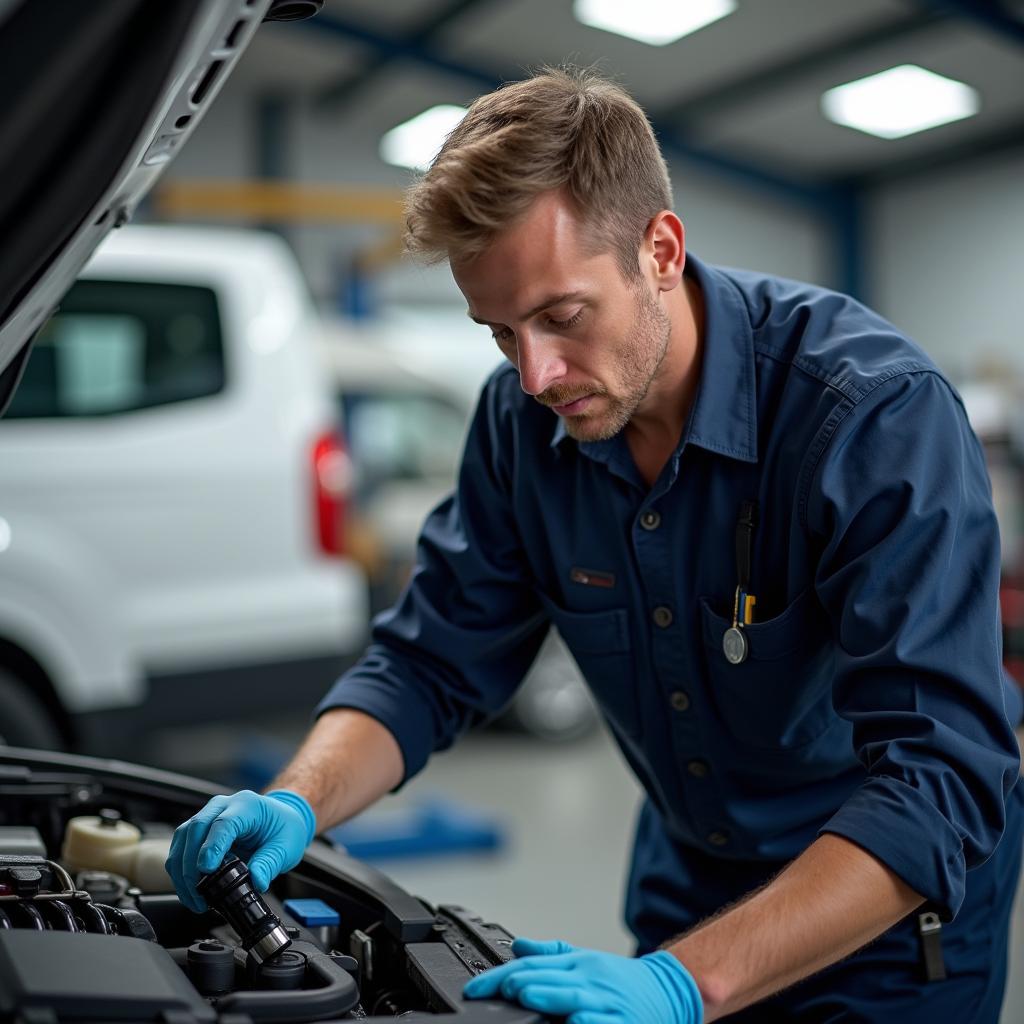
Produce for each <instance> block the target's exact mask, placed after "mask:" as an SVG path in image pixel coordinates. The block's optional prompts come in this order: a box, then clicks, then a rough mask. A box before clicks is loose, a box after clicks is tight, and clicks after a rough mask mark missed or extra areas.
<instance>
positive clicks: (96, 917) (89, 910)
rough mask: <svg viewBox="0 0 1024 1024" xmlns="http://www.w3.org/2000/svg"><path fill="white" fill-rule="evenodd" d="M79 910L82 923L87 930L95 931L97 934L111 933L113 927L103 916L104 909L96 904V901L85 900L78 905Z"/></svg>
mask: <svg viewBox="0 0 1024 1024" xmlns="http://www.w3.org/2000/svg"><path fill="white" fill-rule="evenodd" d="M78 912H79V914H80V916H81V920H82V925H83V926H84V928H85V931H87V932H93V933H94V934H96V935H111V934H113V929H112V928H111V927H110V925H109V924H108V923H107V919H106V918H105V917H104V916H103V911H102V910H100V908H99V907H97V906H96V904H95V903H90V902H87V901H83V902H82V903H80V904H79V906H78Z"/></svg>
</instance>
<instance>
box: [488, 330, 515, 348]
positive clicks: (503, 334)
mask: <svg viewBox="0 0 1024 1024" xmlns="http://www.w3.org/2000/svg"><path fill="white" fill-rule="evenodd" d="M491 337H492V338H493V339H494V340H495V341H496V342H497V343H498V344H499V345H501V344H503V343H504V342H506V341H511V339H512V332H511V331H510V330H509V329H508V328H507V327H499V328H498V329H497V330H496V331H491Z"/></svg>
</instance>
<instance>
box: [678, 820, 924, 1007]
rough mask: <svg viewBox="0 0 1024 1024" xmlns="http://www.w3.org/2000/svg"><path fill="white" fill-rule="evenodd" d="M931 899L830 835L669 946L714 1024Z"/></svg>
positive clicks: (842, 953) (840, 954) (845, 951)
mask: <svg viewBox="0 0 1024 1024" xmlns="http://www.w3.org/2000/svg"><path fill="white" fill-rule="evenodd" d="M922 902H923V899H922V897H921V896H919V895H918V894H917V893H916V892H914V891H913V890H912V889H911V888H910V887H909V886H908V885H906V883H905V882H903V881H902V880H901V879H900V878H898V877H897V876H896V875H895V874H894V873H893V872H892V871H891V870H890V869H889V868H887V867H886V866H885V865H884V864H882V863H881V862H880V861H879V860H878V859H877V858H875V857H873V856H872V855H871V854H869V853H867V852H865V851H864V850H862V849H861V848H860V847H859V846H857V845H856V844H854V843H851V842H849V841H848V840H846V839H843V838H841V837H840V836H836V835H830V834H826V835H823V836H821V837H819V838H818V839H817V840H816V841H815V842H814V843H812V844H811V846H809V847H808V848H807V850H805V851H804V853H802V854H801V855H800V856H799V857H798V858H797V859H796V860H795V861H793V863H792V864H790V865H789V866H788V867H787V868H786V869H785V870H784V871H783V872H782V873H781V874H780V875H778V877H776V878H775V879H774V880H773V881H772V882H770V883H769V884H768V885H766V886H765V887H764V888H763V889H761V890H759V891H758V892H757V893H755V894H754V895H752V896H750V897H749V898H747V899H746V900H744V901H743V902H742V903H740V904H738V905H736V906H734V907H732V908H730V909H729V910H726V911H725V912H724V913H722V914H719V915H718V916H717V917H714V918H712V919H711V920H709V921H708V922H707V923H705V924H703V925H699V926H698V927H697V928H696V929H694V930H693V931H691V932H689V933H687V934H686V935H684V936H683V937H682V938H680V939H678V940H676V941H675V942H673V943H671V944H670V945H668V946H667V947H666V948H667V949H668V950H669V952H671V953H673V954H675V955H676V956H677V957H678V958H679V959H680V960H681V961H682V962H683V964H684V965H685V966H686V968H687V969H688V970H689V971H690V973H691V974H692V975H693V977H694V979H695V980H696V982H697V985H698V987H699V988H700V991H701V996H702V998H703V999H704V1004H705V1020H706V1021H713V1020H717V1019H718V1018H719V1017H723V1016H725V1015H727V1014H730V1013H735V1012H736V1011H737V1010H740V1009H742V1008H743V1007H744V1006H748V1005H750V1004H751V1003H754V1002H757V1001H758V1000H760V999H764V998H766V997H767V996H769V995H772V994H773V993H774V992H778V991H779V990H781V989H783V988H786V987H787V986H789V985H792V984H793V983H795V982H797V981H799V980H800V979H802V978H805V977H807V976H808V975H811V974H813V973H815V972H816V971H819V970H821V969H822V968H824V967H827V966H828V965H829V964H831V963H834V962H835V961H837V960H840V959H842V958H843V957H844V956H848V955H849V954H850V953H853V952H854V951H855V950H857V949H859V948H860V947H861V946H863V945H865V944H866V943H868V942H870V941H871V940H872V939H874V938H875V937H877V936H878V935H880V934H881V933H882V932H884V931H885V930H886V929H887V928H889V927H891V926H892V925H894V924H895V923H896V922H897V921H899V920H901V919H902V918H903V917H905V916H906V915H907V914H909V913H910V912H911V911H912V910H913V909H914V908H915V907H917V906H919V905H920V904H921V903H922Z"/></svg>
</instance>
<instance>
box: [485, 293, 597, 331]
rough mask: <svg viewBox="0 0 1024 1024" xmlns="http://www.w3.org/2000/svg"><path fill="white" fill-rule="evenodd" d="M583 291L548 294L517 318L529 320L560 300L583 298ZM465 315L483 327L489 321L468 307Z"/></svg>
mask: <svg viewBox="0 0 1024 1024" xmlns="http://www.w3.org/2000/svg"><path fill="white" fill-rule="evenodd" d="M583 295H584V293H583V292H581V291H574V292H563V293H562V294H561V295H549V296H548V297H547V298H546V299H545V300H544V301H543V302H538V303H537V305H536V306H534V307H533V309H531V310H530V311H529V312H527V313H524V314H523V315H522V316H521V317H520V318H519V319H520V320H529V319H530V317H533V316H536V315H537V314H538V313H539V312H540V311H541V310H542V309H547V308H548V306H557V305H558V304H559V303H560V302H568V301H570V300H571V299H580V298H583ZM466 316H468V317H469V319H470V320H472V321H473V322H474V323H477V324H483V325H484V326H485V327H486V326H487V324H489V323H491V322H492V321H490V320H481V319H480V318H479V317H477V316H474V315H473V311H472V310H470V309H467V310H466Z"/></svg>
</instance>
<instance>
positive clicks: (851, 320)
mask: <svg viewBox="0 0 1024 1024" xmlns="http://www.w3.org/2000/svg"><path fill="white" fill-rule="evenodd" d="M686 272H687V274H689V275H692V276H693V277H694V278H695V279H696V281H697V283H698V284H699V285H700V288H701V290H702V292H703V296H704V305H705V318H706V319H705V336H704V347H703V356H702V366H701V377H700V385H699V390H698V394H697V398H696V401H695V403H694V405H693V408H692V411H691V413H690V415H689V419H688V422H687V425H686V427H685V429H684V431H683V435H682V437H681V438H680V441H679V444H678V446H677V448H676V450H675V452H674V454H673V455H672V457H671V458H670V459H669V461H668V463H667V464H666V465H665V467H664V469H663V470H662V472H661V474H660V476H659V477H658V479H657V480H656V481H655V483H654V485H653V486H652V487H648V486H647V485H646V484H645V483H644V482H643V480H642V479H641V477H640V475H639V473H638V472H637V469H636V467H635V465H634V463H633V461H632V458H631V456H630V453H629V449H628V447H627V444H626V441H625V438H624V437H623V436H622V435H621V434H620V435H619V436H616V437H614V438H613V439H611V440H608V441H600V442H586V443H577V442H576V441H574V440H573V439H571V438H570V437H569V436H568V435H567V434H566V431H565V429H564V425H563V423H562V422H561V421H560V420H559V418H558V417H557V416H556V415H555V414H554V413H553V412H551V411H550V410H549V409H546V408H544V407H542V406H541V405H539V404H538V403H537V402H535V401H534V400H533V399H532V398H531V397H530V396H528V395H526V394H524V393H523V392H522V390H521V389H520V387H519V379H518V374H517V373H516V371H515V369H514V368H513V367H511V366H506V367H504V368H502V369H500V370H498V371H497V372H496V373H495V374H494V375H493V376H492V377H491V379H490V380H489V381H488V383H487V384H486V386H485V388H484V391H483V394H482V397H481V399H480V403H479V406H478V409H477V412H476V415H475V418H474V420H473V423H472V425H471V428H470V433H469V436H468V440H467V442H466V448H465V452H464V456H463V461H462V466H461V470H460V475H459V479H458V484H457V488H456V491H455V493H454V495H453V496H452V497H451V498H450V499H448V500H447V501H445V502H444V503H443V504H441V505H440V506H439V507H438V508H437V509H436V510H435V511H434V512H433V513H432V514H431V515H430V517H429V518H428V520H427V522H426V524H425V525H424V527H423V531H422V534H421V538H420V543H419V548H418V558H417V564H416V567H415V570H414V572H413V575H412V579H411V581H410V584H409V586H408V587H407V589H406V590H405V592H404V594H403V596H402V597H401V599H400V600H399V602H398V604H397V605H396V606H395V608H393V609H392V610H390V611H389V612H386V613H384V614H383V615H382V616H381V617H380V618H379V619H378V620H377V621H376V623H375V627H374V634H373V644H372V646H371V647H370V648H369V650H368V652H367V654H366V655H365V656H364V658H363V659H362V660H361V662H360V663H358V664H357V665H356V666H355V667H354V668H353V669H351V670H350V671H349V672H347V673H346V674H345V675H344V676H343V677H342V678H341V679H340V680H339V682H338V683H337V684H336V685H335V686H334V688H333V689H332V690H331V691H330V693H329V694H328V695H327V697H326V698H325V699H324V701H323V702H322V703H321V705H320V707H319V708H318V711H319V712H323V711H324V710H327V709H328V708H333V707H344V706H347V707H353V708H359V709H361V710H363V711H365V712H367V713H368V714H370V715H372V716H374V717H375V718H376V719H378V720H379V721H380V722H382V723H383V724H384V725H385V726H386V727H387V728H388V729H389V730H390V731H391V732H392V733H393V734H394V735H395V737H396V739H397V741H398V743H399V746H400V747H401V750H402V754H403V756H404V759H405V772H406V778H408V777H410V776H412V775H414V774H415V773H416V772H418V771H419V770H420V769H421V768H422V767H423V765H424V764H425V762H426V760H427V758H428V757H429V755H430V753H431V752H432V751H434V750H438V749H441V748H444V747H447V746H449V745H450V744H451V743H452V742H453V741H454V740H455V739H456V737H457V736H458V735H459V734H460V733H462V732H464V731H465V730H466V729H467V728H469V727H470V726H472V725H473V724H474V723H477V722H479V721H481V720H482V719H485V718H487V717H488V716H490V715H493V714H494V713H495V712H496V711H497V710H498V709H500V708H501V707H502V706H503V705H505V704H506V703H507V702H508V700H509V699H510V698H511V696H512V694H513V691H514V690H515V688H516V686H517V684H518V683H519V682H520V680H521V678H522V677H523V675H524V673H525V672H526V670H527V668H528V667H529V665H530V663H531V661H532V660H533V658H534V656H535V654H536V652H537V649H538V647H539V646H540V643H541V641H542V639H543V637H544V635H545V633H546V632H547V630H548V627H549V624H550V623H554V625H556V626H557V627H558V630H559V632H560V633H561V635H562V637H563V638H564V640H565V642H566V643H567V644H568V646H569V648H570V649H571V651H572V653H573V655H574V656H575V658H576V660H577V661H578V663H579V665H580V668H581V670H582V672H583V674H584V675H585V677H586V679H587V681H588V683H589V685H590V687H591V688H592V690H593V692H594V694H595V696H596V698H597V701H598V702H599V704H600V706H601V709H602V711H603V712H604V714H605V716H606V717H607V720H608V723H609V725H610V727H611V730H612V732H613V733H614V736H615V738H616V740H617V741H618V743H619V745H620V747H621V748H622V751H623V753H624V754H625V757H626V759H627V761H628V762H629V764H630V765H631V766H632V768H633V770H634V771H635V772H636V774H637V776H638V778H639V779H640V781H641V783H642V784H643V786H644V788H645V790H646V794H647V799H646V802H645V805H644V808H643V811H642V814H641V819H640V823H639V826H638V830H637V837H636V843H635V849H634V857H633V864H632V871H631V877H630V883H629V889H628V894H627V907H626V916H627V920H628V923H629V925H630V927H631V929H632V930H633V932H634V934H635V935H636V937H637V941H638V949H639V951H641V952H644V951H647V950H650V949H652V948H655V947H656V946H658V945H660V944H661V943H663V942H665V941H667V940H668V939H670V938H672V937H673V936H674V935H676V934H677V933H679V932H680V931H682V930H684V929H686V928H687V927H689V926H691V925H692V924H694V923H695V922H696V921H698V920H700V919H701V918H703V917H705V916H707V915H708V914H710V913H711V912H712V911H714V910H715V909H717V908H719V907H721V906H722V905H723V904H726V903H728V902H730V901H732V900H735V899H737V898H738V897H740V896H742V895H743V894H745V893H746V892H749V891H750V890H751V889H752V888H754V887H756V886H758V885H760V884H762V883H763V882H765V881H766V880H768V879H769V878H770V877H771V876H772V875H774V874H775V873H776V872H777V871H778V870H779V869H780V868H781V867H782V866H783V865H784V864H785V863H786V862H787V861H789V860H791V859H792V858H794V857H796V856H797V855H798V854H799V853H800V852H801V851H802V850H803V849H805V848H806V847H807V846H808V845H809V844H810V843H811V842H812V841H813V840H814V839H815V837H816V836H817V835H819V834H821V833H823V832H831V833H835V834H837V835H841V836H844V837H846V838H847V839H849V840H851V841H852V842H854V843H856V844H857V845H859V846H861V847H862V848H863V849H865V850H867V851H869V852H870V853H872V854H873V855H874V856H875V857H877V858H878V859H879V860H881V861H882V862H883V863H884V864H886V865H888V866H889V867H890V868H891V869H892V870H893V871H894V872H895V873H896V874H897V875H898V876H899V877H900V878H902V879H903V880H904V881H905V882H906V883H907V884H908V885H910V886H911V888H913V889H914V890H915V891H916V892H918V893H920V894H921V895H922V896H924V897H925V898H926V899H927V900H928V901H929V902H930V904H931V905H932V907H933V909H934V910H935V911H936V912H937V913H939V914H940V915H941V917H942V919H943V920H944V921H946V922H947V923H946V924H945V926H944V928H943V952H944V957H945V964H946V969H947V974H948V977H947V980H945V981H932V982H930V983H926V982H925V981H924V980H923V975H922V969H921V966H920V961H921V952H920V942H919V936H918V934H917V926H918V921H917V914H912V915H910V916H909V917H908V918H907V919H906V920H905V921H904V922H901V923H900V924H899V925H897V926H896V927H895V928H893V929H891V930H890V932H887V933H886V935H885V936H883V937H882V938H880V939H879V940H877V941H876V942H875V943H873V944H871V945H869V946H868V947H867V948H866V949H865V950H862V951H861V952H860V953H858V954H857V955H855V956H854V957H851V958H848V959H847V960H845V961H843V962H842V963H841V964H839V965H835V966H833V967H832V968H829V969H827V970H826V971H823V972H821V973H820V974H818V975H815V976H814V977H813V978H811V979H808V980H807V981H805V982H803V983H801V984H799V985H797V986H796V987H794V988H792V989H790V990H789V991H787V992H784V993H782V994H781V995H780V996H777V997H775V998H774V999H772V1000H769V1001H768V1002H767V1003H762V1004H760V1006H758V1007H753V1008H751V1009H749V1010H747V1011H744V1012H743V1013H741V1014H738V1015H736V1017H735V1019H736V1020H741V1019H742V1020H744V1021H746V1020H751V1021H753V1020H773V1019H787V1020H808V1021H811V1020H813V1021H824V1020H831V1019H833V1017H835V1018H837V1019H838V1018H839V1017H842V1019H843V1020H871V1021H874V1020H878V1021H889V1020H892V1019H895V1014H896V1013H899V1014H900V1015H901V1018H900V1019H901V1024H908V1022H910V1021H916V1020H918V1019H921V1020H922V1021H923V1020H925V1019H926V1017H927V1019H929V1020H935V1019H942V1020H952V1019H954V1018H955V1019H957V1020H962V1021H968V1020H971V1021H973V1020H977V1021H988V1020H992V1021H994V1020H995V1019H996V1015H997V1008H998V1005H999V1001H1000V999H1001V995H1002V990H1003V985H1004V981H1005V961H1006V941H1007V940H1006V930H1007V929H1006V923H1007V918H1008V915H1009V910H1010V904H1011V902H1012V897H1013V892H1014V887H1015V884H1016V875H1017V871H1018V868H1019V860H1020V850H1021V828H1022V820H1024V797H1022V796H1021V786H1020V784H1018V778H1019V755H1018V748H1017V744H1016V741H1015V737H1014V734H1013V727H1014V726H1015V725H1016V724H1017V723H1018V722H1019V720H1020V718H1021V710H1022V709H1021V696H1020V691H1019V690H1018V688H1017V687H1016V685H1015V684H1014V683H1013V682H1012V681H1010V680H1009V679H1008V678H1007V677H1006V676H1005V674H1004V672H1003V670H1002V668H1001V638H1000V622H999V610H998V593H997V591H998V582H999V538H998V530H997V525H996V520H995V516H994V513H993V507H992V500H991V490H990V485H989V480H988V476H987V473H986V470H985V463H984V458H983V454H982V451H981V448H980V445H979V443H978V441H977V439H976V438H975V436H974V434H973V432H972V431H971V429H970V427H969V425H968V422H967V419H966V417H965V414H964V410H963V407H962V405H961V403H960V400H959V398H958V396H957V395H956V393H955V392H954V390H953V389H952V387H951V386H950V384H949V383H948V382H947V381H946V380H945V379H944V378H943V376H942V375H941V374H940V372H939V371H938V370H937V369H936V367H935V365H934V364H933V363H932V362H931V361H930V360H929V358H928V357H927V356H926V355H925V354H924V353H923V352H922V351H921V350H920V349H919V348H918V347H917V346H916V345H914V344H913V343H912V342H911V341H909V340H908V339H907V338H906V337H904V336H903V335H901V334H900V333H899V332H898V331H897V330H896V329H895V328H894V327H893V326H892V325H891V324H889V323H888V322H886V321H885V320H883V319H882V318H881V317H879V316H878V315H877V314H875V313H873V312H871V311H870V310H868V309H866V308H865V307H864V306H862V305H860V304H858V303H857V302H855V301H853V300H852V299H850V298H848V297H846V296H843V295H840V294H837V293H835V292H830V291H827V290H824V289H821V288H817V287H812V286H810V285H805V284H800V283H797V282H794V281H788V280H784V279H780V278H776V277H771V276H767V275H763V274H757V273H751V272H746V271H736V270H726V269H721V268H715V267H712V266H709V265H706V264H702V263H701V262H700V261H698V260H697V259H695V258H694V257H693V256H690V257H688V261H687V265H686ZM751 500H754V501H756V502H757V503H758V508H759V524H758V527H757V530H756V533H755V535H754V543H753V559H752V571H751V578H750V590H751V591H752V592H753V593H754V594H755V595H756V597H757V604H756V618H755V621H754V622H753V623H752V624H751V625H749V626H747V627H746V635H747V638H748V641H749V657H748V658H747V659H746V660H745V661H744V662H743V663H741V664H731V663H730V662H729V661H728V660H727V659H726V657H725V655H724V653H723V643H722V641H723V634H724V633H725V631H726V630H727V628H728V627H729V626H730V625H731V624H732V617H733V603H734V594H735V590H736V586H737V564H736V557H735V554H734V551H735V534H736V524H737V517H738V515H739V512H740V508H741V506H742V504H743V503H744V502H745V501H751ZM1004 832H1005V838H1004V841H1003V842H1002V843H1000V838H1001V837H1003V836H1004ZM993 851H996V852H995V855H993ZM936 1007H939V1008H940V1009H939V1010H936V1009H935V1008H936Z"/></svg>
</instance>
